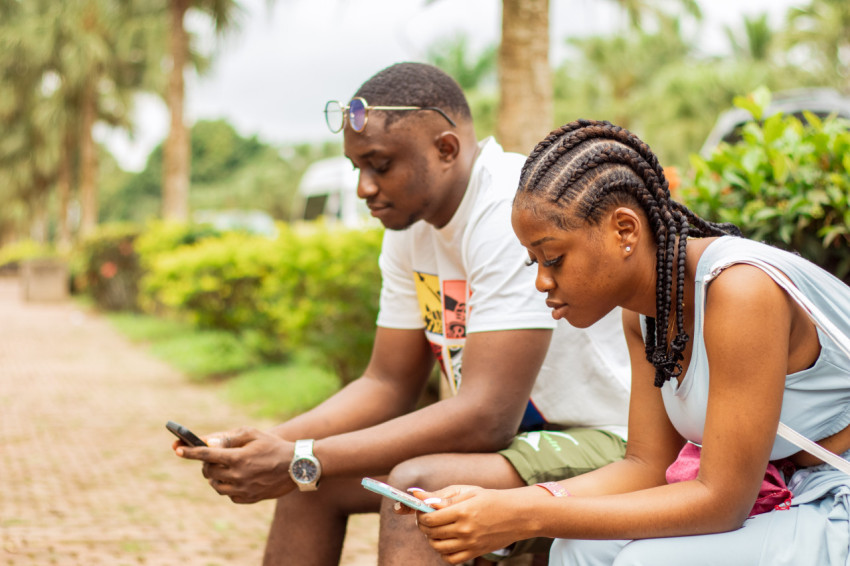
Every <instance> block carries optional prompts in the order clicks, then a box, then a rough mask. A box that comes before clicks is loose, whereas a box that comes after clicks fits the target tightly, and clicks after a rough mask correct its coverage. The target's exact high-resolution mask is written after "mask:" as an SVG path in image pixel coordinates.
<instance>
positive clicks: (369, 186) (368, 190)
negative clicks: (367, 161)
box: [357, 170, 378, 199]
mask: <svg viewBox="0 0 850 566" xmlns="http://www.w3.org/2000/svg"><path fill="white" fill-rule="evenodd" d="M376 194H378V185H376V184H375V181H374V179H373V178H372V176H371V175H369V173H368V172H364V171H362V170H361V171H360V176H359V177H358V179H357V196H358V197H359V198H362V199H367V198H369V197H372V196H375V195H376Z"/></svg>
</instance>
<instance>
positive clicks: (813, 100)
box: [700, 88, 850, 157]
mask: <svg viewBox="0 0 850 566" xmlns="http://www.w3.org/2000/svg"><path fill="white" fill-rule="evenodd" d="M804 110H806V111H808V112H811V113H812V114H814V115H815V116H818V117H820V118H825V117H827V116H830V115H832V114H835V115H837V116H839V117H841V118H846V119H850V98H848V97H846V96H843V95H842V94H841V93H839V92H837V91H835V90H832V89H828V88H801V89H792V90H786V91H781V92H776V93H774V94H773V100H772V101H771V103H770V106H768V108H767V111H766V112H765V115H764V117H765V118H767V117H769V116H772V115H773V114H776V113H778V112H781V113H783V114H793V115H794V116H796V117H797V118H799V119H800V120H802V121H803V122H805V120H806V119H805V116H804V115H803V111H804ZM752 119H753V117H752V116H751V115H750V113H749V112H747V111H746V110H744V109H743V108H733V109H731V110H727V111H726V112H724V113H722V114H721V115H720V116H719V117H718V119H717V122H716V123H715V124H714V128H713V129H712V130H711V133H709V134H708V138H706V140H705V143H704V144H703V146H702V149H701V150H700V155H702V156H703V157H708V156H709V155H711V152H712V150H714V148H715V147H717V145H718V144H719V143H720V142H722V141H723V142H727V143H735V142H737V141H740V139H741V128H742V127H743V126H744V124H746V123H747V122H749V121H750V120H752Z"/></svg>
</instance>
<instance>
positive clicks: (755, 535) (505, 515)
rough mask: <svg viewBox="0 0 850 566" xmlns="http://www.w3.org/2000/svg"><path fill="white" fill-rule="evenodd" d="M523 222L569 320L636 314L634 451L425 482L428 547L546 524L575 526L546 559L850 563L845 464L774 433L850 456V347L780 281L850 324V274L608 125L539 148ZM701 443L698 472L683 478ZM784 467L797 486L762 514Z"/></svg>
mask: <svg viewBox="0 0 850 566" xmlns="http://www.w3.org/2000/svg"><path fill="white" fill-rule="evenodd" d="M512 222H513V228H514V231H515V232H516V234H517V236H518V237H519V239H520V241H521V242H522V244H523V245H524V246H525V247H526V248H527V249H528V254H529V258H530V263H531V264H536V268H537V280H536V285H537V288H538V289H539V290H540V291H542V292H545V293H547V295H548V300H547V304H548V305H549V306H550V307H551V308H552V315H553V316H554V317H555V318H565V319H566V320H567V321H568V322H570V323H571V324H573V325H575V326H578V327H587V326H589V325H591V324H593V323H594V322H596V321H597V320H599V319H600V318H601V317H603V316H604V315H605V314H606V313H608V312H610V310H611V309H613V308H615V307H616V306H622V307H623V309H624V316H623V325H624V328H625V332H626V337H627V341H628V344H629V351H630V356H631V360H632V394H631V395H632V396H631V405H630V415H629V443H628V450H627V455H626V458H625V459H624V460H622V461H620V462H616V463H614V464H610V465H608V466H606V467H604V468H602V469H599V470H597V471H595V472H591V473H588V474H585V475H582V476H578V477H575V478H571V479H569V480H564V481H561V482H559V483H557V484H554V485H552V484H547V485H542V486H530V487H526V488H521V489H515V490H504V491H492V490H482V489H479V488H474V487H469V486H453V487H450V488H446V489H444V490H441V491H440V492H437V493H424V492H417V494H416V495H417V497H419V498H420V499H428V498H431V499H430V500H431V501H435V507H437V508H439V510H438V511H436V512H432V513H427V514H424V513H417V518H418V521H419V525H420V528H421V530H422V531H423V532H424V533H425V534H426V535H427V536H428V537H429V541H430V543H431V545H432V546H433V548H434V549H435V550H437V552H439V553H440V554H441V555H442V556H443V558H444V559H445V560H446V561H448V562H450V563H453V564H457V563H460V562H463V561H464V560H468V559H469V558H471V557H474V556H478V555H481V554H483V553H485V552H488V551H492V550H494V549H498V548H501V547H505V546H507V545H509V544H510V543H512V542H513V541H515V540H520V539H525V538H530V537H534V536H544V537H552V538H556V539H562V540H557V541H556V542H555V544H554V545H553V547H552V550H551V553H550V564H612V563H616V564H617V565H621V564H652V565H658V564H671V565H672V564H677V565H678V564H723V565H730V564H742V565H744V564H746V565H751V564H771V565H774V564H794V565H801V564H813V565H814V564H819V565H820V564H847V563H848V554H850V552H848V548H850V522H848V508H850V502H848V494H850V477H848V476H846V475H844V474H843V473H841V472H839V471H838V470H836V469H834V468H832V467H830V466H828V465H824V464H820V463H819V461H817V460H816V459H814V458H813V457H812V456H810V455H809V454H807V453H805V452H801V451H800V450H799V449H798V448H796V447H794V446H793V445H792V444H790V443H788V442H786V441H784V440H782V439H780V438H778V437H777V435H776V432H777V426H778V424H779V422H780V417H781V420H782V422H783V423H785V424H787V425H788V426H790V427H791V428H793V429H795V430H797V431H798V432H800V433H802V434H803V435H805V436H807V437H808V438H811V439H813V440H816V441H818V443H819V444H821V445H823V446H824V447H826V448H828V449H830V450H832V451H833V452H836V453H839V454H843V453H846V452H848V451H850V426H848V425H850V402H848V401H850V359H848V356H846V355H845V354H843V353H842V352H841V351H840V350H839V349H838V348H837V346H836V344H835V343H834V342H833V341H832V340H831V339H830V338H828V337H827V336H826V335H825V334H823V333H822V332H820V331H819V330H818V328H817V327H816V326H815V324H814V323H813V322H812V321H811V320H810V318H809V317H808V316H807V314H806V312H805V311H804V309H803V308H802V307H801V306H800V305H799V304H798V303H797V302H796V301H795V300H794V299H793V298H791V296H790V295H789V294H788V293H787V292H786V291H785V290H783V287H782V285H783V284H784V285H790V286H793V287H795V288H796V289H799V290H800V291H802V292H803V294H804V295H805V296H807V297H808V298H809V299H810V300H811V301H813V302H814V303H815V304H816V305H817V306H818V308H820V309H821V310H822V311H823V312H824V313H825V314H826V315H827V316H828V317H829V318H830V319H831V320H832V322H833V323H835V324H836V325H837V326H838V327H839V329H840V330H841V331H842V332H843V333H844V334H845V335H848V336H850V288H848V287H847V286H846V285H844V284H843V283H842V282H841V281H839V280H838V279H836V278H834V277H833V276H831V275H829V274H828V273H826V272H825V271H823V270H821V269H820V268H818V267H817V266H815V265H813V264H811V263H809V262H807V261H806V260H803V259H802V258H800V257H798V256H796V255H794V254H791V253H787V252H783V251H780V250H777V249H775V248H771V247H769V246H766V245H764V244H760V243H756V242H752V241H749V240H745V239H743V238H739V237H735V236H736V235H737V234H738V231H737V229H736V228H735V227H734V226H730V225H717V224H712V223H710V222H706V221H704V220H702V219H700V218H698V217H696V216H695V215H694V214H693V213H692V212H690V211H689V210H688V209H687V208H685V207H684V206H683V205H681V204H679V203H677V202H674V201H672V200H671V199H670V194H669V190H668V188H667V182H666V180H665V178H664V173H663V171H662V169H661V167H660V166H659V164H658V160H657V159H656V157H655V156H654V155H653V154H652V152H651V151H650V149H649V147H648V146H647V145H646V144H644V143H643V142H641V141H640V140H639V139H638V138H637V137H635V136H634V135H632V134H631V133H629V132H628V131H626V130H623V129H621V128H618V127H616V126H613V125H611V124H609V123H607V122H592V121H585V120H582V121H578V122H573V123H571V124H568V125H566V126H564V127H562V128H560V129H558V130H555V131H554V132H552V133H551V134H550V135H549V136H548V137H547V138H546V139H544V140H543V141H542V142H541V143H540V144H538V146H537V147H536V148H535V150H534V151H533V152H532V153H531V155H530V156H529V158H528V161H527V162H526V165H525V167H524V169H523V173H522V177H521V180H520V186H519V190H518V192H517V195H516V199H515V201H514V210H513V217H512ZM756 263H758V264H759V265H754V264H756ZM765 264H766V265H768V266H773V267H774V268H776V270H777V271H774V272H773V275H771V274H770V273H769V272H770V268H769V267H765ZM688 441H690V443H692V444H687V443H688ZM693 444H696V445H701V447H702V448H701V453H699V455H698V457H699V461H698V463H699V468H698V472H697V471H696V470H694V472H693V474H691V475H690V476H688V477H684V478H683V477H678V478H671V480H672V479H679V480H682V481H676V482H675V483H668V480H667V477H666V472H667V470H668V467H670V466H671V464H673V462H674V461H676V460H677V456H678V455H679V453H680V451H682V449H683V448H684V447H686V445H687V446H688V450H685V452H683V457H684V454H693V451H694V450H695V449H694V448H693ZM845 457H846V454H845ZM780 461H781V465H780V468H781V469H783V470H785V471H786V472H788V474H789V476H788V477H789V481H788V487H789V488H790V489H791V491H792V492H793V494H794V497H793V499H791V500H789V501H787V502H785V504H781V505H777V509H773V506H772V505H770V506H768V509H770V510H769V511H768V512H766V513H761V514H755V512H756V511H758V509H756V508H754V504H755V502H756V499H757V498H758V497H759V495H760V494H759V491H760V487H761V486H762V483H763V480H765V477H766V470H773V471H774V474H775V473H776V468H775V467H772V466H771V467H770V468H769V467H768V466H769V463H771V462H773V463H779V462H780ZM677 464H678V465H681V464H682V460H680V461H679V462H677ZM792 464H793V466H791V465H792ZM789 467H790V469H789ZM794 467H796V469H797V471H796V472H794V473H793V476H791V475H790V473H791V472H793V469H794ZM674 475H675V474H674ZM541 487H542V489H541ZM783 489H784V486H783V485H781V479H780V485H779V486H777V487H776V488H775V492H776V493H779V494H782V493H787V492H783V491H782V490H783ZM553 495H555V496H556V497H553ZM560 496H566V497H560ZM435 498H439V500H435ZM782 499H784V496H781V499H780V500H779V503H781V500H782ZM762 503H763V502H762ZM762 507H764V506H763V505H762ZM751 514H752V516H750V515H751ZM748 517H749V518H748Z"/></svg>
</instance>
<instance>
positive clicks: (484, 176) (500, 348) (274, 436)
mask: <svg viewBox="0 0 850 566" xmlns="http://www.w3.org/2000/svg"><path fill="white" fill-rule="evenodd" d="M367 101H368V102H367ZM326 117H327V119H328V125H329V126H330V127H331V129H332V130H334V131H343V132H344V146H345V154H346V156H347V157H348V158H349V159H350V160H351V162H352V163H353V165H354V166H355V167H356V168H358V169H359V170H360V179H359V184H358V189H357V190H358V196H359V197H360V198H362V199H364V200H365V201H366V204H367V205H368V207H369V209H370V210H371V213H372V215H373V216H374V217H376V218H378V219H379V220H380V221H381V222H382V223H383V225H384V226H385V227H386V228H387V229H388V230H387V232H386V233H385V237H384V244H383V248H382V253H381V258H380V266H381V272H382V276H383V283H382V288H381V297H380V314H379V316H378V321H377V330H376V333H375V344H374V348H373V351H372V356H371V359H370V362H369V364H368V367H367V368H366V370H365V371H364V373H363V376H362V377H361V378H359V379H357V380H355V381H354V382H353V383H351V384H349V385H348V386H346V387H345V388H344V389H342V390H341V391H340V392H338V393H337V394H335V395H334V396H332V397H331V398H330V399H328V400H327V401H325V402H324V403H322V404H321V405H319V406H318V407H316V408H315V409H313V410H311V411H308V412H307V413H304V414H302V415H299V416H297V417H295V418H293V419H292V420H290V421H288V422H286V423H283V424H281V425H279V426H278V427H276V428H275V429H274V430H273V431H271V432H270V433H264V432H260V431H257V430H253V429H240V430H237V431H231V432H228V433H220V434H217V435H213V438H211V439H210V442H211V443H213V444H216V443H217V444H220V445H221V447H212V448H187V447H179V448H178V454H181V455H182V456H183V457H186V458H192V459H199V460H204V462H205V464H204V475H205V476H206V477H207V478H208V479H209V481H210V484H211V485H212V487H213V488H214V489H215V490H216V491H217V492H219V493H221V494H223V495H228V496H230V497H231V499H232V500H233V501H234V502H237V503H250V502H255V501H259V500H262V499H269V498H278V501H277V507H276V511H275V516H274V520H273V522H272V526H271V530H270V534H269V539H268V543H267V547H266V553H265V564H267V565H272V564H310V565H321V564H336V563H337V562H338V561H339V556H340V551H341V548H342V542H343V538H344V536H345V528H346V521H347V518H348V516H349V515H351V514H354V513H364V512H375V511H378V510H379V508H381V505H382V501H381V498H380V496H378V495H375V494H373V493H371V492H369V491H366V490H365V489H363V488H362V487H360V480H361V478H362V477H363V476H372V477H379V478H383V477H386V476H387V475H388V474H389V481H390V483H394V484H395V485H397V486H398V487H401V488H407V487H410V486H411V485H414V484H413V483H408V482H413V481H415V482H417V483H418V484H419V485H420V487H425V488H435V487H443V486H445V485H447V484H449V483H475V484H477V485H484V486H487V487H513V486H518V485H523V484H524V483H525V482H527V481H530V482H536V481H543V480H545V479H554V478H556V477H557V478H560V477H565V476H566V475H570V474H575V473H581V472H583V471H587V469H591V468H595V467H598V466H601V465H603V464H605V463H608V462H610V461H611V460H614V459H619V458H621V457H622V454H623V447H624V440H623V436H624V435H625V430H624V428H625V427H624V424H625V418H626V412H627V407H626V405H627V397H628V386H627V377H626V374H627V373H628V372H627V370H626V369H625V368H626V364H627V362H626V359H627V354H626V350H625V341H624V338H623V335H622V331H621V330H620V329H619V328H620V327H619V320H618V318H617V317H616V316H615V317H613V318H611V319H609V320H606V321H604V323H601V324H599V325H596V326H594V327H593V328H591V329H588V330H578V329H574V328H568V327H566V326H560V327H558V328H559V330H558V332H566V333H568V334H569V336H568V337H566V338H558V337H556V338H558V340H559V341H558V342H557V343H556V344H554V347H553V348H551V351H549V350H550V349H549V343H550V338H551V336H552V332H553V329H554V328H556V323H555V321H554V320H553V319H552V317H551V316H550V314H549V313H548V309H547V308H546V306H545V304H544V296H543V295H542V294H541V293H538V292H537V291H536V290H535V289H534V270H533V269H529V268H527V267H526V266H525V265H524V263H525V261H527V259H528V258H527V256H526V255H525V253H524V251H523V249H522V247H521V246H520V245H519V243H518V241H517V240H516V238H515V237H514V235H513V233H512V232H511V229H510V205H511V200H512V198H513V193H514V191H515V189H516V185H517V181H518V177H519V171H520V168H521V166H522V163H523V162H524V158H523V157H522V156H519V155H516V154H507V153H504V152H503V151H502V149H501V148H500V147H499V146H498V144H496V142H495V141H493V140H492V139H488V140H485V141H483V142H481V143H480V144H479V143H478V142H477V140H476V137H475V130H474V127H473V123H472V118H471V114H470V111H469V107H468V105H467V102H466V99H465V97H464V95H463V93H462V91H461V90H460V87H459V86H458V85H457V83H456V82H455V81H454V80H453V79H451V78H450V77H449V76H448V75H446V74H445V73H443V72H442V71H440V70H439V69H437V68H436V67H432V66H430V65H423V64H416V63H402V64H398V65H393V66H391V67H389V68H387V69H384V70H383V71H381V72H380V73H378V74H377V75H375V76H374V77H372V78H371V79H369V80H368V81H367V82H366V83H364V85H363V86H362V87H361V88H360V90H359V91H358V92H357V94H356V97H355V98H354V99H353V100H352V101H351V102H350V103H349V104H348V105H340V104H339V103H335V102H330V103H328V106H327V107H326ZM357 330H358V329H352V331H357ZM547 352H549V355H548V356H547ZM435 359H436V360H437V361H438V363H439V364H440V368H441V370H442V373H443V375H444V377H445V378H446V382H447V384H448V386H449V389H450V390H451V391H452V393H453V394H452V395H451V396H448V397H447V398H446V399H443V400H441V401H439V402H437V403H434V404H432V405H430V406H427V407H424V408H421V409H419V410H414V408H415V405H416V402H417V400H418V398H419V396H420V394H421V392H422V390H423V388H424V386H425V384H426V381H427V379H428V376H429V374H430V373H431V369H432V368H433V364H434V360H435ZM461 362H462V363H461ZM461 370H462V371H461ZM538 373H539V374H540V379H538V380H537V384H536V385H535V378H537V377H538ZM533 386H534V387H535V389H534V393H532V387H533ZM530 397H531V398H532V399H533V403H529V401H528V400H529V398H530ZM547 420H548V421H549V422H550V423H557V425H559V426H560V427H564V426H571V427H574V426H582V427H593V429H590V428H584V429H570V430H569V432H566V433H547V432H539V430H540V428H541V427H543V426H544V425H546V421H547ZM521 422H522V423H523V425H524V426H526V427H527V426H537V427H538V432H532V433H529V434H528V435H525V436H523V437H520V438H519V440H517V441H515V442H514V444H513V445H512V446H511V448H510V449H509V450H506V451H504V452H503V453H501V454H498V453H496V451H498V450H501V449H504V448H506V447H507V446H508V445H509V444H510V443H511V440H512V439H513V438H514V436H515V435H516V434H517V431H518V428H519V427H520V423H521ZM547 426H548V425H547ZM309 439H315V441H314V440H309ZM442 453H451V454H450V455H444V454H442ZM436 454H439V455H436ZM429 455H436V456H429ZM549 474H553V475H551V477H550V475H549ZM319 479H321V483H319ZM317 488H318V489H317ZM412 528H414V522H413V519H412V518H411V517H405V516H395V515H393V513H392V505H391V504H390V503H384V504H383V514H382V528H381V543H380V546H381V549H380V554H381V556H380V561H381V562H382V563H385V564H392V563H404V564H416V563H431V562H439V557H438V556H437V555H436V554H435V553H434V552H433V551H432V550H431V549H430V548H428V547H427V545H426V544H425V540H424V537H422V536H421V535H418V534H417V535H415V536H408V533H409V532H410V529H412Z"/></svg>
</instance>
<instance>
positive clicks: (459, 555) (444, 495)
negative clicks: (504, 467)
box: [414, 485, 527, 564]
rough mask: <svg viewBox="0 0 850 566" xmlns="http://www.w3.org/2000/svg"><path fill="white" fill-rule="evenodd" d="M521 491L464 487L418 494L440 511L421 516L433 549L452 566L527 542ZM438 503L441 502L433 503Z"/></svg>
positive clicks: (418, 519)
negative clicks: (518, 511)
mask: <svg viewBox="0 0 850 566" xmlns="http://www.w3.org/2000/svg"><path fill="white" fill-rule="evenodd" d="M518 492H519V490H491V489H482V488H480V487H474V486H468V485H461V486H450V487H447V488H445V489H441V490H440V491H436V492H433V493H429V492H415V493H414V495H415V496H416V497H417V498H419V499H422V500H427V501H428V502H429V504H430V505H431V506H432V507H434V508H436V509H437V511H433V512H431V513H421V512H417V513H416V517H417V521H418V523H419V530H421V531H422V532H423V533H425V535H426V536H427V537H428V542H429V544H430V545H431V547H432V548H433V549H434V550H436V551H437V552H438V553H439V554H440V556H441V557H442V558H443V560H445V561H446V562H448V563H449V564H460V563H462V562H465V561H466V560H470V559H472V558H475V557H477V556H481V555H482V554H486V553H488V552H492V551H493V550H498V549H500V548H504V547H506V546H508V545H510V544H511V543H513V542H515V541H517V540H520V539H523V538H527V537H526V536H523V533H522V527H523V526H524V525H523V521H522V519H521V518H520V515H519V513H517V510H518V509H519V506H517V505H516V503H517V502H520V503H521V499H517V493H518ZM434 499H437V501H433V502H432V500H434Z"/></svg>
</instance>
